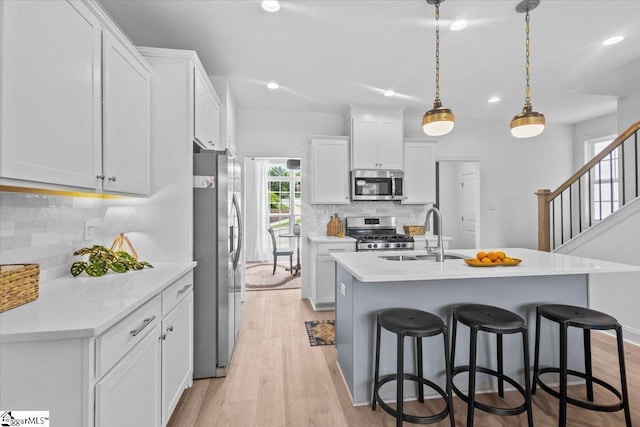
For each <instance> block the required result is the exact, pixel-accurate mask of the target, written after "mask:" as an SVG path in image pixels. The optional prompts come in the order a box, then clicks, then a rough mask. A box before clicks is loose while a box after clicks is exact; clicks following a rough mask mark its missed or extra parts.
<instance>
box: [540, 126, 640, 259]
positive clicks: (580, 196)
mask: <svg viewBox="0 0 640 427" xmlns="http://www.w3.org/2000/svg"><path fill="white" fill-rule="evenodd" d="M639 131H640V121H638V122H636V123H634V124H633V125H631V126H630V127H629V128H628V129H627V130H626V131H624V132H623V133H621V134H620V135H619V136H618V137H617V138H616V139H615V140H614V141H613V142H611V144H609V145H608V146H607V147H605V148H604V149H603V150H602V151H601V152H600V153H598V154H597V155H596V156H594V157H593V159H591V160H589V161H588V162H587V163H586V164H585V165H584V166H582V167H581V168H580V169H578V170H577V171H576V172H575V173H574V174H573V175H571V177H569V179H567V180H566V181H565V182H563V183H562V184H561V185H560V186H559V187H558V188H557V189H556V190H554V191H551V190H548V189H542V190H538V191H537V192H536V193H535V194H536V195H537V196H538V250H541V251H547V252H548V251H551V250H553V249H555V248H556V247H558V246H560V245H563V244H564V243H566V242H567V241H569V240H570V239H572V238H574V237H575V236H577V235H578V234H580V233H582V232H583V231H584V230H586V229H587V228H589V227H591V226H592V225H594V223H597V222H598V221H600V220H601V219H602V218H604V216H606V215H609V214H611V213H613V212H614V211H616V210H617V209H619V208H620V207H622V206H624V205H625V204H627V203H628V202H629V201H631V200H632V199H634V198H637V197H638V189H639V187H640V181H639V179H638V173H639V169H638V163H639V160H640V152H639V151H638V133H639ZM603 171H604V172H603ZM607 174H608V176H607ZM603 177H604V179H603ZM607 178H608V179H607ZM603 181H604V182H605V183H604V184H603ZM603 195H608V196H609V200H610V203H609V205H610V206H609V209H608V211H603V210H602V206H603V203H602V201H603V197H602V196H603ZM616 196H617V197H618V202H617V203H615V198H616ZM596 197H597V200H596ZM594 202H598V203H597V204H598V206H599V210H598V211H597V212H594V208H593V206H594V205H593V203H594ZM585 203H586V204H585ZM594 217H597V218H594Z"/></svg>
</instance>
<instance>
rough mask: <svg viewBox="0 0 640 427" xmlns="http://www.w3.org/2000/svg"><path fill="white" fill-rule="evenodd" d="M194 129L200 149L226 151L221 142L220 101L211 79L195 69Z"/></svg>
mask: <svg viewBox="0 0 640 427" xmlns="http://www.w3.org/2000/svg"><path fill="white" fill-rule="evenodd" d="M193 86H194V98H195V101H194V102H195V106H194V114H195V117H194V128H193V136H194V139H195V141H196V142H197V143H198V145H200V147H202V148H204V149H208V150H224V148H225V147H222V141H221V140H220V101H219V100H218V97H217V95H216V93H215V90H214V88H213V85H212V84H211V82H210V81H209V77H207V76H206V75H205V74H203V73H202V72H201V71H200V70H199V68H195V69H194V83H193Z"/></svg>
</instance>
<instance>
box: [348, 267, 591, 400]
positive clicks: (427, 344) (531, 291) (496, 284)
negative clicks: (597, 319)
mask: <svg viewBox="0 0 640 427" xmlns="http://www.w3.org/2000/svg"><path fill="white" fill-rule="evenodd" d="M338 270H339V271H340V273H339V276H342V275H344V274H347V275H348V274H349V273H348V272H347V271H346V270H343V269H342V267H341V266H340V264H338ZM352 287H353V292H352V295H353V297H354V300H353V305H352V309H349V310H346V309H344V308H345V307H344V304H343V305H342V306H340V305H338V307H337V311H336V319H337V329H338V331H339V330H340V327H341V325H340V320H341V319H344V318H345V317H348V316H349V315H350V312H351V313H352V316H353V333H352V336H353V343H352V344H351V343H345V341H348V336H346V335H345V336H343V337H341V340H339V341H337V343H336V345H337V351H338V360H339V361H340V366H341V368H343V369H344V367H343V362H342V361H343V360H348V358H349V357H352V358H353V365H352V366H353V367H354V372H353V382H352V383H350V382H349V381H347V382H348V383H349V387H350V392H351V396H352V398H353V403H354V404H355V405H359V404H368V403H370V399H371V392H372V378H373V366H374V349H375V347H374V345H375V315H376V313H377V312H378V311H380V310H384V309H387V308H393V307H404V308H416V309H420V310H424V311H428V312H431V313H434V314H436V315H438V316H440V317H441V318H442V319H443V320H445V322H446V323H447V324H448V325H449V326H450V325H451V309H452V307H453V306H454V305H457V304H464V303H475V304H489V305H495V306H499V307H502V308H505V309H508V310H511V311H514V312H516V313H518V314H519V315H520V316H522V317H523V318H524V319H525V321H526V322H527V325H528V327H529V337H528V338H529V346H530V347H529V351H530V363H531V365H533V350H534V338H535V335H534V334H535V307H536V305H538V304H544V303H558V304H571V305H579V306H584V307H586V306H588V300H587V275H585V274H577V275H565V276H530V277H499V278H491V279H468V280H465V279H450V280H434V281H411V282H379V283H363V282H359V281H358V280H355V279H353V281H352ZM347 295H348V294H347ZM340 298H342V297H340ZM342 301H344V300H343V299H341V302H342ZM342 321H343V322H345V323H347V322H348V320H342ZM554 326H555V327H554ZM580 332H581V331H578V330H570V334H569V346H570V348H573V349H575V351H572V354H571V355H570V359H569V362H568V363H569V368H574V369H576V368H578V369H581V368H582V364H583V360H584V358H583V354H582V334H581V333H580ZM542 334H543V335H542V336H543V339H542V342H541V361H540V364H541V366H546V365H550V364H552V363H554V364H555V363H557V362H555V361H556V360H557V354H558V344H557V343H558V329H557V325H552V324H551V322H546V321H544V320H543V323H542ZM381 342H382V346H381V362H380V375H385V374H389V373H393V372H395V367H396V342H397V341H396V336H395V335H394V334H392V333H390V332H387V331H384V329H383V333H382V339H381ZM468 342H469V334H468V328H467V327H466V326H464V325H458V337H457V347H456V363H457V364H459V365H461V364H467V358H468V355H469V346H468ZM423 346H424V349H423V350H424V360H425V369H424V372H425V377H426V378H428V379H430V380H432V381H435V382H436V383H438V384H441V385H442V386H444V350H443V341H442V337H432V338H428V339H423ZM495 348H496V339H495V335H493V334H480V336H479V342H478V364H479V365H484V366H489V367H490V368H492V369H496V360H495V359H496V358H495ZM504 351H505V353H504V354H505V360H504V368H505V374H507V375H510V376H512V377H513V378H515V379H516V380H518V381H519V382H522V383H523V384H524V377H523V372H524V371H523V366H522V364H523V362H522V339H521V336H519V335H518V334H512V335H505V337H504ZM343 353H352V356H349V355H344V354H343ZM414 354H415V346H414V344H409V342H408V341H407V342H406V343H405V366H406V368H407V372H410V370H411V369H412V368H411V367H413V366H415V358H414ZM483 377H484V376H479V377H478V380H477V388H478V390H493V389H495V388H496V384H495V381H494V380H493V379H492V378H488V377H487V378H483ZM465 378H466V376H465ZM464 383H466V380H463V379H462V378H461V379H460V380H458V381H456V384H457V385H458V386H459V388H460V389H461V390H466V384H464ZM415 392H416V387H415V385H414V384H412V383H410V382H405V396H406V398H407V399H412V398H415ZM426 392H427V394H428V395H429V396H433V394H431V393H430V390H428V389H427V390H426ZM380 394H381V396H382V397H383V399H385V400H386V399H389V400H393V399H394V397H395V386H394V385H393V384H389V385H387V386H385V387H383V388H382V389H381V392H380Z"/></svg>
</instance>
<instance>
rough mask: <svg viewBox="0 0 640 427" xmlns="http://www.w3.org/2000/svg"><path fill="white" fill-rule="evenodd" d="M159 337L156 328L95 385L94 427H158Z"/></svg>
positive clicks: (158, 329) (158, 327) (158, 331)
mask: <svg viewBox="0 0 640 427" xmlns="http://www.w3.org/2000/svg"><path fill="white" fill-rule="evenodd" d="M159 335H160V325H156V326H155V327H154V328H153V329H152V330H151V331H149V333H148V334H147V335H146V336H145V337H144V338H143V339H142V341H140V342H139V343H138V344H137V345H136V346H135V347H134V348H133V349H132V350H131V351H130V352H129V353H127V355H126V356H125V357H123V358H122V360H120V361H119V362H118V363H117V364H116V366H115V367H114V368H113V369H111V370H110V371H109V373H107V374H106V375H105V376H104V377H103V378H102V379H101V380H100V381H98V382H97V383H96V388H95V390H96V413H95V425H96V427H109V426H125V425H131V426H137V427H144V426H149V427H156V426H159V425H160V360H161V346H160V340H159V339H158V336H159Z"/></svg>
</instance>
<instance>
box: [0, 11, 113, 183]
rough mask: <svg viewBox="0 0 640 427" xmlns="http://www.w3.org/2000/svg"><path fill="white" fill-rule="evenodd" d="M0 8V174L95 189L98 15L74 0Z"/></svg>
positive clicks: (97, 168) (98, 120)
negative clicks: (73, 0) (0, 100)
mask: <svg viewBox="0 0 640 427" xmlns="http://www.w3.org/2000/svg"><path fill="white" fill-rule="evenodd" d="M0 8H1V9H2V10H1V13H0V16H1V17H2V29H1V37H2V40H1V42H2V61H1V63H2V70H1V73H2V80H1V85H2V87H1V90H0V92H1V93H2V108H1V114H2V125H1V126H0V129H1V131H2V138H1V141H2V142H1V145H0V150H1V154H2V155H1V156H0V157H1V162H2V163H1V168H0V174H1V176H2V177H3V178H12V179H17V180H25V181H38V182H46V183H52V184H61V185H69V186H75V187H84V188H94V187H95V186H96V185H97V181H96V176H97V175H99V174H101V171H102V164H101V159H102V154H101V149H102V147H101V107H100V102H101V100H100V91H101V80H100V75H101V74H100V73H101V71H100V64H101V41H100V40H101V28H100V22H99V20H98V18H97V17H96V16H95V15H94V14H93V13H92V12H91V10H90V9H89V8H88V7H87V6H86V5H85V4H84V3H81V2H70V1H2V2H0Z"/></svg>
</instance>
